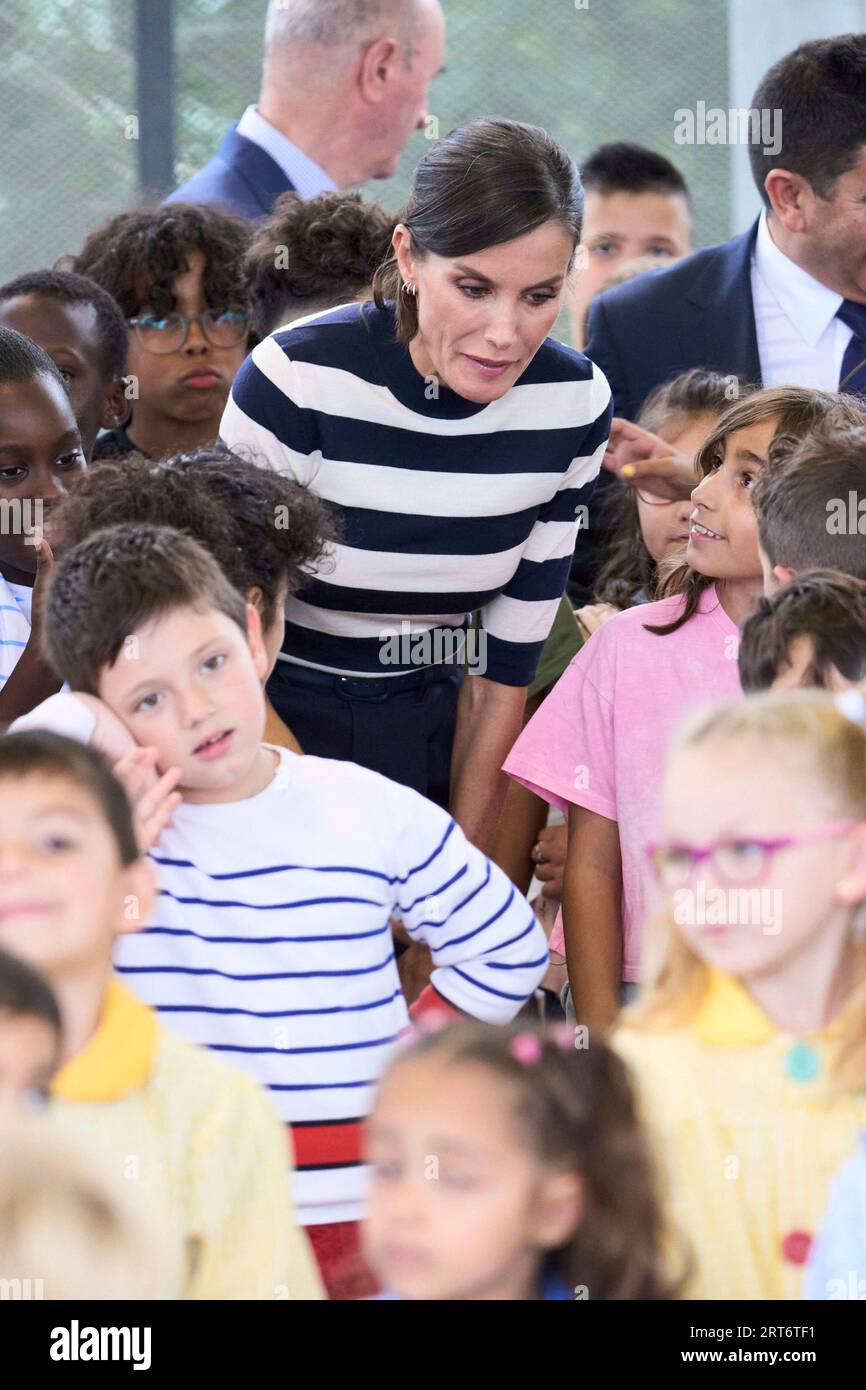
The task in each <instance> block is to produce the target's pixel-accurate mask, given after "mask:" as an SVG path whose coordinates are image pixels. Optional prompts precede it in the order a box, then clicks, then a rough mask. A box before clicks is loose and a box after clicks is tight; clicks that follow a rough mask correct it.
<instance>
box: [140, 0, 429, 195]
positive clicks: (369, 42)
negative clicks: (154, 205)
mask: <svg viewBox="0 0 866 1390" xmlns="http://www.w3.org/2000/svg"><path fill="white" fill-rule="evenodd" d="M444 42H445V21H444V19H443V16H442V9H441V6H440V4H439V0H384V3H383V4H381V5H380V6H379V7H378V16H377V18H376V19H375V20H374V21H371V20H370V19H369V18H367V17H365V7H363V6H359V5H358V4H357V2H356V0H270V3H269V5H268V17H267V22H266V28H265V61H264V71H263V77H262V90H261V93H260V95H259V99H258V102H257V104H256V105H255V106H248V107H247V109H246V111H245V112H244V114H243V116H242V117H241V119H240V121H238V123H237V125H234V126H232V127H231V129H230V130H229V131H228V132H227V134H226V135H225V136H224V137H223V140H222V143H221V144H220V146H219V149H218V150H217V152H216V154H215V155H214V156H213V158H212V159H211V160H209V161H208V163H207V164H206V165H205V166H204V168H203V169H200V170H199V171H198V173H196V174H193V176H192V178H190V179H188V180H187V181H186V182H185V183H183V184H181V186H180V187H179V188H177V189H176V190H175V191H174V193H172V194H170V195H169V197H168V199H167V200H166V201H167V202H169V203H176V202H183V203H220V204H222V205H223V206H224V207H226V208H229V209H230V210H231V211H232V212H237V213H240V214H241V215H242V216H244V217H249V218H252V219H257V218H260V217H265V216H267V214H268V213H269V212H270V211H271V209H272V208H273V205H274V203H275V202H276V200H277V198H278V197H279V196H280V194H281V193H286V192H288V191H290V190H294V191H296V192H297V193H299V194H300V195H301V196H302V197H303V198H311V197H313V196H314V195H315V194H317V193H322V192H324V191H325V190H326V189H337V188H347V187H349V186H350V185H353V184H359V183H364V182H365V181H366V180H367V179H375V178H390V176H391V175H392V174H394V173H395V172H396V170H397V165H398V163H399V159H400V154H401V152H402V150H403V146H404V145H405V144H406V141H407V140H408V139H409V136H410V135H411V133H412V131H413V130H418V129H423V128H425V127H426V126H427V123H428V119H429V118H428V115H427V101H428V88H429V84H430V81H431V79H432V78H433V77H434V76H435V75H436V73H437V72H438V71H439V70H440V68H441V65H442V54H443V49H444Z"/></svg>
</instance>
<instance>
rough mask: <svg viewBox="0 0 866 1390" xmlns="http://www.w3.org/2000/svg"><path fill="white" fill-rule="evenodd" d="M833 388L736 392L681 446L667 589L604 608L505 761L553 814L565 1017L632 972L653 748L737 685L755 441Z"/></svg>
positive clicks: (752, 549) (808, 420)
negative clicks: (674, 555)
mask: <svg viewBox="0 0 866 1390" xmlns="http://www.w3.org/2000/svg"><path fill="white" fill-rule="evenodd" d="M838 401H839V397H837V396H835V395H833V394H831V393H829V392H827V393H825V392H818V391H811V390H808V389H806V388H803V387H774V388H772V389H769V390H766V391H758V392H755V393H754V394H751V395H749V396H747V397H746V398H745V399H744V400H741V401H738V402H737V403H735V404H734V405H733V406H731V408H730V409H729V410H728V411H726V412H725V414H724V415H722V417H721V418H720V419H719V421H718V422H717V424H716V425H715V427H714V428H713V429H712V430H711V432H710V434H709V435H708V436H707V438H706V440H705V442H704V444H703V446H702V448H701V449H700V451H699V453H698V456H697V467H698V471H699V473H700V474H702V475H703V478H702V481H701V482H700V483H699V484H698V486H697V487H696V488H695V490H694V492H693V493H692V503H693V511H692V517H691V529H690V532H689V540H688V545H687V547H686V550H685V557H684V564H683V565H682V566H680V567H679V568H678V570H677V571H675V573H674V574H672V575H671V578H670V580H669V584H668V589H667V592H668V595H669V596H667V597H664V598H662V599H660V600H659V601H658V602H656V603H651V604H644V605H642V606H640V607H637V608H631V609H627V610H626V611H625V612H623V613H620V614H618V615H617V616H615V617H613V618H611V619H610V620H609V621H608V622H606V623H605V624H604V625H603V626H602V627H600V628H599V629H598V630H597V631H596V632H595V633H594V634H593V636H592V637H591V638H590V640H589V641H588V642H587V644H586V645H585V646H584V647H583V648H582V649H581V650H580V651H579V652H578V654H577V656H576V657H575V658H574V660H573V661H572V663H571V665H570V666H569V667H568V670H567V671H566V672H565V674H564V675H563V676H562V678H561V680H560V681H559V683H558V684H557V686H556V687H555V689H554V690H553V691H552V693H551V694H550V695H549V696H548V697H547V699H546V700H545V702H544V704H543V706H542V707H541V709H540V710H539V711H538V713H537V714H536V715H535V717H534V718H533V719H532V720H531V721H530V722H529V723H528V724H527V726H526V728H525V729H524V730H523V733H522V734H521V735H520V737H519V738H518V740H517V742H516V743H515V745H514V747H513V749H512V750H511V753H510V754H509V756H508V759H507V761H506V763H505V771H506V772H507V773H508V774H509V775H510V776H512V777H514V778H515V779H516V780H517V781H519V782H522V783H523V785H524V786H527V787H529V789H530V790H531V791H534V792H536V793H537V794H538V795H539V796H542V797H544V798H545V800H547V801H549V802H550V803H551V804H552V805H555V806H558V807H559V808H560V809H561V810H563V811H567V812H568V853H567V858H566V865H565V873H564V892H563V923H564V930H565V950H566V958H567V962H568V975H569V983H570V985H571V992H572V998H573V1001H574V1006H575V1012H576V1015H577V1018H578V1019H579V1020H580V1022H582V1023H586V1024H589V1025H590V1026H595V1027H606V1026H608V1025H609V1024H610V1023H611V1022H612V1021H613V1020H614V1018H615V1017H616V1014H617V1012H618V1009H619V998H620V985H621V982H622V981H625V982H626V983H629V982H633V981H635V980H637V979H638V970H639V964H640V937H641V930H642V927H643V923H644V920H645V918H646V916H647V912H648V910H649V906H650V902H651V898H650V893H651V889H652V884H651V879H650V876H649V873H648V870H647V865H646V857H645V845H646V843H647V841H649V840H651V839H652V837H653V835H654V833H655V831H656V821H657V813H658V796H659V787H660V783H661V773H662V767H663V763H664V756H665V752H666V749H667V745H668V742H669V740H670V737H671V734H672V733H673V731H674V730H675V728H676V726H677V725H678V723H679V722H680V720H681V719H682V718H683V716H684V715H685V714H687V713H688V712H689V711H691V710H692V709H694V708H696V707H697V706H700V705H702V704H705V703H709V702H711V701H715V700H718V699H724V698H725V697H734V696H736V695H738V694H739V693H740V682H739V676H738V672H737V648H738V645H739V628H738V624H739V623H740V622H741V621H742V620H743V619H744V618H745V617H746V616H747V615H748V614H749V613H750V612H751V611H752V609H753V607H754V606H755V604H756V602H757V600H758V598H759V596H760V594H761V590H762V577H761V562H760V557H759V554H758V540H757V531H756V526H755V515H754V512H753V510H752V505H751V501H750V497H749V493H750V491H751V488H752V485H753V483H754V482H755V481H756V479H757V476H758V473H759V471H760V469H761V467H762V466H763V463H764V461H765V459H766V455H767V449H768V447H769V444H770V441H771V439H772V438H773V437H774V435H776V434H777V433H779V434H786V435H794V436H796V437H799V436H801V435H804V434H806V433H807V432H808V430H809V429H810V428H811V427H812V426H813V425H814V424H816V423H817V422H818V421H819V420H820V419H822V418H823V417H824V416H825V415H826V414H827V413H828V412H829V411H830V410H831V409H833V407H834V406H836V405H837V404H838Z"/></svg>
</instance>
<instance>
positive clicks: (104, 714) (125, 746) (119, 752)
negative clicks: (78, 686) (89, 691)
mask: <svg viewBox="0 0 866 1390" xmlns="http://www.w3.org/2000/svg"><path fill="white" fill-rule="evenodd" d="M75 698H76V700H78V701H79V703H80V704H82V705H84V706H85V708H86V709H88V710H90V713H91V714H92V715H93V717H94V719H95V720H96V723H95V725H94V728H93V733H92V734H91V735H90V746H91V748H96V749H97V751H98V752H100V753H102V754H103V756H104V757H106V758H107V759H108V761H109V762H110V763H116V762H117V761H118V759H119V758H124V757H126V755H127V753H131V752H132V751H133V749H135V748H138V746H139V745H138V744H137V743H136V741H135V739H134V738H133V737H132V734H131V733H130V732H129V730H128V729H127V727H126V725H125V724H124V723H123V721H122V720H121V719H120V718H119V717H118V716H117V715H116V714H115V713H114V710H112V709H109V707H108V705H107V704H105V702H104V700H100V699H99V697H98V696H97V695H85V694H83V693H82V692H81V691H78V690H76V691H75Z"/></svg>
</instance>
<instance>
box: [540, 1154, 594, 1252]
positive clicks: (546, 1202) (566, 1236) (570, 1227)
mask: <svg viewBox="0 0 866 1390" xmlns="http://www.w3.org/2000/svg"><path fill="white" fill-rule="evenodd" d="M584 1207H585V1197H584V1187H583V1181H582V1179H581V1177H580V1174H579V1173H551V1174H550V1176H549V1177H547V1178H545V1179H544V1182H543V1185H542V1188H541V1191H540V1193H539V1195H538V1204H537V1209H536V1213H535V1238H536V1241H537V1243H538V1245H539V1246H540V1247H541V1249H542V1250H555V1249H556V1248H557V1246H559V1245H564V1244H565V1242H566V1241H567V1240H570V1239H571V1237H572V1236H573V1235H574V1233H575V1231H576V1230H577V1228H578V1226H579V1225H580V1222H581V1219H582V1217H583V1212H584Z"/></svg>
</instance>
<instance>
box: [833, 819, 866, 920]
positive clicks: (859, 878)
mask: <svg viewBox="0 0 866 1390" xmlns="http://www.w3.org/2000/svg"><path fill="white" fill-rule="evenodd" d="M849 843H850V846H851V849H850V857H849V860H848V867H847V868H846V870H845V872H844V874H843V875H842V877H841V878H840V879H839V880H838V881H837V883H836V901H837V902H839V903H843V904H844V905H845V906H846V907H856V906H857V905H858V904H859V903H866V821H863V822H862V823H861V824H860V825H858V826H857V828H856V829H855V830H853V831H852V832H851V835H850V836H849Z"/></svg>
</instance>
